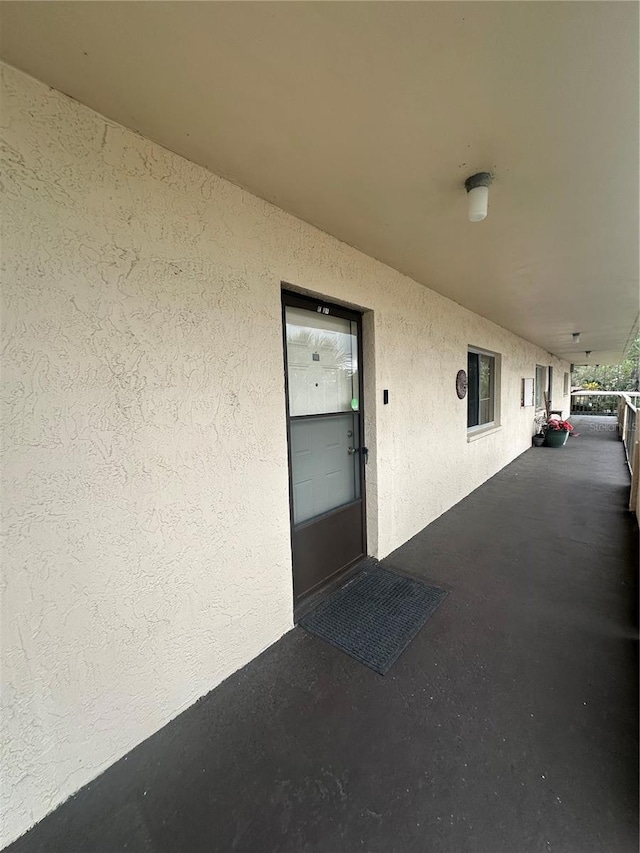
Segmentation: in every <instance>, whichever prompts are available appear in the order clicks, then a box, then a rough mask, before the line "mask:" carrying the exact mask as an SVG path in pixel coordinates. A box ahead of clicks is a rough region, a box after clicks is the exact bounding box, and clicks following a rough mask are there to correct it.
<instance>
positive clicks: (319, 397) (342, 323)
mask: <svg viewBox="0 0 640 853" xmlns="http://www.w3.org/2000/svg"><path fill="white" fill-rule="evenodd" d="M285 317H286V326H287V364H288V380H289V414H290V415H291V416H292V417H297V416H300V415H319V414H324V413H329V412H349V411H358V409H359V405H360V401H359V400H358V339H357V326H356V323H354V322H352V321H350V320H344V319H342V318H341V317H333V316H331V315H327V314H322V313H316V312H314V311H307V310H305V309H303V308H292V307H291V306H287V308H286V314H285Z"/></svg>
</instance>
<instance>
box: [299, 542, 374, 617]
mask: <svg viewBox="0 0 640 853" xmlns="http://www.w3.org/2000/svg"><path fill="white" fill-rule="evenodd" d="M374 560H375V557H368V556H367V555H366V554H362V555H361V556H360V557H357V558H356V559H355V560H354V561H353V562H352V563H349V564H348V565H347V566H345V567H344V569H341V570H340V571H339V572H336V574H335V575H333V576H332V577H330V578H329V580H328V581H326V583H323V584H321V585H320V587H318V588H316V589H313V590H311V592H308V593H307V594H306V595H301V596H300V598H299V599H298V601H297V602H296V603H295V604H294V605H293V623H294V625H297V624H298V622H299V621H300V620H301V619H302V618H303V616H306V615H307V613H309V611H310V610H313V609H314V608H316V607H317V606H318V605H319V604H320V602H321V601H324V599H325V598H328V597H329V596H330V595H331V594H332V593H334V592H336V591H337V590H338V589H340V587H342V586H345V584H347V583H348V582H349V581H350V580H351V579H352V578H353V577H354V576H355V575H357V574H358V573H359V572H361V571H362V570H363V569H364V568H366V567H367V566H368V565H369V564H370V563H372V562H373V561H374Z"/></svg>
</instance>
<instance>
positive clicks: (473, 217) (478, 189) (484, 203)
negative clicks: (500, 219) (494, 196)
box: [464, 172, 493, 222]
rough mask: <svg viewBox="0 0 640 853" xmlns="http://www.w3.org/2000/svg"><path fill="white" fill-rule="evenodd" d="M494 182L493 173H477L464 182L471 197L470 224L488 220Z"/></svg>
mask: <svg viewBox="0 0 640 853" xmlns="http://www.w3.org/2000/svg"><path fill="white" fill-rule="evenodd" d="M492 181H493V175H492V174H491V172H477V173H476V174H475V175H471V177H469V178H467V180H466V181H465V182H464V186H465V189H466V191H467V194H468V196H469V222H482V220H483V219H485V218H486V216H487V208H488V206H489V185H490V184H491V183H492Z"/></svg>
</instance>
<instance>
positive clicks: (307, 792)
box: [9, 418, 638, 853]
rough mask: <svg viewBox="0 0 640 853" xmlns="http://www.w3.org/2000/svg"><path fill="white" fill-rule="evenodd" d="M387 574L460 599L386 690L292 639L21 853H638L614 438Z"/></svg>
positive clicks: (337, 657) (66, 810)
mask: <svg viewBox="0 0 640 853" xmlns="http://www.w3.org/2000/svg"><path fill="white" fill-rule="evenodd" d="M577 423H578V424H579V426H578V428H579V430H580V432H581V436H580V438H575V439H570V440H569V443H568V444H567V446H566V447H565V448H562V449H560V450H553V449H548V448H532V449H531V450H529V451H527V452H526V453H525V454H524V455H523V456H521V457H520V458H519V459H517V460H516V461H515V462H513V463H512V464H511V465H509V466H508V467H507V468H505V469H504V470H503V471H501V472H500V473H499V474H498V475H497V476H495V477H494V478H493V479H492V480H490V481H489V482H487V483H485V484H484V485H483V486H482V487H481V488H479V489H478V490H476V491H475V492H474V493H473V494H472V495H470V496H469V497H468V498H466V499H465V500H464V501H462V502H461V503H460V504H458V505H457V506H456V507H454V508H453V509H452V510H450V511H449V512H448V513H446V514H445V515H443V516H442V517H441V518H439V519H438V520H437V521H436V522H434V523H433V524H432V525H430V526H429V527H427V528H426V529H425V530H423V531H422V532H421V533H419V534H418V535H417V536H416V537H414V538H413V539H412V540H411V541H410V542H408V543H407V544H406V545H404V546H403V547H402V548H400V549H398V550H397V551H396V552H395V553H393V554H392V555H391V556H390V557H389V558H388V560H387V561H386V565H388V566H391V567H397V568H398V569H400V570H402V571H405V572H408V573H410V574H414V575H417V576H420V577H423V578H426V579H428V580H429V581H432V582H434V583H436V584H439V585H441V586H443V587H445V588H446V589H448V590H449V591H450V595H449V596H448V597H447V599H446V601H445V602H444V604H443V605H442V606H441V607H440V609H439V610H438V611H437V613H436V614H435V615H434V616H433V617H432V619H431V620H430V621H429V622H427V624H426V626H425V627H424V629H423V630H422V631H421V632H420V633H419V635H418V636H417V637H416V639H415V640H414V641H413V642H412V643H411V645H410V646H409V647H408V649H407V650H406V651H405V652H404V654H403V655H402V656H401V658H400V659H399V660H398V662H397V663H396V664H395V665H394V666H393V668H392V669H391V671H390V672H389V674H388V675H387V676H386V677H381V676H379V675H377V674H376V673H374V672H372V671H370V670H368V669H366V668H365V667H364V666H361V665H360V664H358V663H356V661H354V660H352V659H351V658H349V657H347V656H346V655H344V654H342V653H341V652H340V651H338V650H337V649H335V648H333V647H331V646H329V645H326V644H325V643H323V642H322V641H321V640H319V639H317V638H315V637H312V636H310V635H308V634H306V633H305V632H304V631H303V630H302V629H300V628H296V629H295V630H294V631H292V632H291V633H290V634H288V635H287V636H286V637H284V638H283V639H282V640H281V641H280V642H279V643H277V644H276V645H275V646H273V647H272V648H270V649H269V650H268V651H267V652H265V653H264V654H263V655H262V656H261V657H259V658H257V659H256V660H255V661H253V662H252V663H251V664H249V665H248V666H247V667H245V668H244V669H243V670H242V671H241V672H239V673H237V674H236V675H234V676H233V677H231V678H230V679H228V680H227V681H226V682H225V683H224V684H223V685H221V686H220V687H219V688H218V689H216V690H214V691H212V692H211V693H210V694H209V695H208V696H206V697H205V698H204V699H202V700H201V701H200V702H198V703H197V704H196V705H194V706H193V707H192V708H190V709H189V710H187V711H186V712H185V713H184V714H182V715H181V716H180V717H179V718H177V719H176V720H175V721H173V722H172V723H170V724H169V725H168V726H166V727H165V728H164V729H163V730H162V731H160V732H159V733H158V734H156V735H154V736H153V737H152V738H150V739H149V740H148V741H146V742H145V743H144V744H142V745H141V746H140V747H138V748H137V749H135V750H133V752H131V753H130V754H129V755H128V756H127V759H126V760H124V759H123V760H122V761H120V762H118V764H116V765H114V766H113V767H112V768H110V769H109V770H108V771H107V772H106V773H104V774H103V775H102V776H101V777H100V778H99V779H97V780H96V781H95V782H93V783H92V784H91V785H89V786H87V787H86V788H84V789H83V790H82V791H81V792H80V793H79V794H78V795H76V796H75V797H73V798H72V799H71V800H69V801H68V802H67V803H66V804H64V805H63V806H62V807H61V808H59V809H58V810H57V811H56V812H54V813H53V814H52V815H50V816H49V817H48V818H46V819H45V820H44V821H43V822H42V823H40V824H39V825H38V826H37V827H35V828H34V829H33V830H32V831H31V832H29V833H28V834H27V835H26V836H24V837H23V838H22V839H21V840H19V841H18V842H16V843H15V844H14V845H12V846H11V847H10V848H9V849H10V850H11V851H12V853H34V851H42V852H43V851H47V853H57V851H60V853H75V851H77V852H78V853H102V851H104V853H115V851H124V850H126V851H134V853H142V851H149V853H151V851H153V853H182V851H184V853H200V851H202V853H204V851H207V853H217V851H221V853H222V851H225V853H226V851H234V850H237V851H246V853H276V851H277V853H354V851H360V850H362V851H369V853H414V851H415V853H529V851H531V853H534V851H535V853H538V851H541V852H542V851H544V853H547V851H553V853H631V851H636V850H637V849H638V834H637V827H638V814H637V803H638V760H637V755H638V752H637V749H638V742H637V741H638V738H637V729H638V684H637V674H638V671H637V658H636V651H637V645H636V638H637V633H636V627H637V620H636V615H637V614H636V609H635V605H636V601H637V586H636V579H637V565H638V563H637V532H638V531H637V526H636V523H635V520H634V518H633V517H632V516H631V515H630V514H629V513H628V512H627V509H626V499H627V494H628V486H629V477H628V472H627V470H626V467H625V463H624V455H623V449H622V445H621V443H620V442H619V441H618V440H617V439H616V434H615V431H614V423H613V422H612V421H611V420H610V419H586V418H582V419H577Z"/></svg>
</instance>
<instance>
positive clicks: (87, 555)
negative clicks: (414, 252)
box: [1, 68, 568, 842]
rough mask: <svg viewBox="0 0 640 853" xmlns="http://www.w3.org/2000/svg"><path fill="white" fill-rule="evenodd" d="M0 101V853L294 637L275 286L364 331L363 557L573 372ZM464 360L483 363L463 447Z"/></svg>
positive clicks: (51, 120)
mask: <svg viewBox="0 0 640 853" xmlns="http://www.w3.org/2000/svg"><path fill="white" fill-rule="evenodd" d="M3 74H4V78H3V99H2V115H1V121H2V142H3V147H2V175H3V177H2V182H3V192H4V206H5V216H4V235H3V246H2V248H3V263H4V271H3V285H4V296H3V300H4V304H3V323H4V330H3V337H4V347H5V361H4V366H3V379H4V380H5V383H4V397H3V405H4V409H3V412H4V419H3V420H4V438H3V444H4V452H5V483H4V495H3V498H4V499H3V510H4V525H5V531H6V543H5V546H4V548H5V550H4V559H3V602H2V604H3V608H4V614H3V623H2V631H3V635H2V651H3V665H2V678H3V684H2V700H3V703H4V706H5V710H4V716H5V732H4V738H3V745H4V748H5V751H4V754H3V779H4V783H3V785H2V792H3V796H4V809H3V810H4V813H5V814H6V815H8V818H7V820H6V821H5V826H4V836H3V841H5V842H6V841H9V840H10V839H12V838H14V837H15V836H17V835H18V834H19V833H21V832H22V831H24V830H26V829H27V828H28V827H29V826H30V825H31V824H32V823H33V822H35V821H37V820H38V819H40V818H41V817H43V815H44V814H46V813H47V812H48V811H49V810H50V809H52V808H53V807H54V806H56V805H57V804H58V803H60V802H61V801H62V800H64V799H65V798H66V797H67V796H68V795H69V794H71V793H72V792H74V791H75V790H77V789H78V788H79V787H80V786H81V785H83V784H84V783H86V782H88V781H89V780H90V779H92V778H93V777H95V776H96V775H97V774H98V773H99V772H100V771H101V770H103V769H104V768H105V767H107V766H108V765H109V764H110V763H112V762H113V761H114V760H116V759H117V758H119V757H120V756H122V755H123V754H124V753H125V752H127V751H128V750H129V749H131V748H132V747H133V746H135V745H136V744H137V743H139V742H140V741H141V740H143V739H144V738H145V737H147V736H148V735H150V734H151V733H152V732H154V731H155V730H157V729H158V728H159V727H160V726H162V725H163V724H164V723H166V722H167V721H168V720H169V719H170V718H172V717H174V716H175V715H176V714H177V713H178V712H179V711H180V710H182V709H183V708H185V707H186V706H188V705H189V704H190V703H192V702H193V701H194V700H196V699H197V698H198V697H199V696H201V695H203V694H204V693H206V692H207V691H208V690H210V689H211V688H212V687H214V686H215V685H216V684H218V683H219V682H220V681H221V680H222V679H223V678H225V677H226V676H228V675H229V674H230V673H231V672H233V671H234V670H235V669H237V668H238V667H239V666H241V665H243V664H244V663H246V662H247V661H248V660H249V659H251V658H252V657H254V656H255V655H256V654H257V653H258V652H260V651H261V650H262V649H264V648H265V647H266V646H268V645H269V644H270V643H272V642H273V641H274V640H276V639H277V638H278V637H279V636H281V635H282V634H283V632H285V631H286V630H287V629H288V628H290V627H291V624H292V593H291V565H290V540H289V514H288V486H287V477H288V472H287V457H286V436H285V417H284V415H285V406H284V389H283V358H282V338H281V318H280V286H281V281H283V280H284V281H288V282H291V283H293V284H295V285H296V286H298V287H300V288H302V289H306V290H308V291H309V292H315V293H318V294H322V295H324V296H326V297H328V298H330V299H331V298H334V299H337V300H341V301H344V302H346V303H349V304H353V305H356V306H361V307H362V308H364V309H367V310H368V311H369V312H372V313H368V314H367V315H366V316H365V322H364V328H365V369H366V370H368V375H367V376H366V377H365V383H366V384H365V388H366V391H367V393H368V395H369V399H368V400H365V406H366V409H367V414H366V417H367V425H368V435H367V442H368V444H369V447H370V449H371V462H370V465H369V471H368V498H369V504H368V513H369V541H370V550H371V551H372V553H377V554H378V555H380V556H384V555H386V554H387V553H389V552H390V551H391V550H392V549H394V548H395V547H397V546H398V545H400V544H402V542H404V541H405V540H406V539H407V538H409V537H410V536H412V535H413V534H415V533H416V532H417V531H418V530H420V529H421V528H422V527H423V526H424V525H426V524H427V523H429V522H430V521H432V520H433V519H434V518H436V517H437V516H438V515H439V514H440V513H442V512H443V511H444V510H446V509H447V508H449V507H450V506H452V505H453V504H454V503H456V502H457V501H459V500H460V499H461V498H462V497H463V496H464V495H466V494H468V493H469V492H470V491H471V490H472V489H474V488H475V487H477V486H478V485H480V484H481V483H482V482H483V481H484V480H486V479H487V478H488V477H490V476H491V475H492V474H494V473H495V472H496V471H498V470H499V469H500V468H501V467H502V466H503V465H505V464H506V463H507V462H509V461H510V460H512V459H513V458H514V457H515V456H517V455H518V454H519V453H520V452H522V451H523V450H525V449H526V448H527V447H528V446H529V444H530V436H531V432H532V418H533V410H532V409H525V410H523V409H521V408H520V380H521V377H523V376H533V375H534V370H535V364H536V363H543V364H550V363H553V364H554V367H555V368H556V383H558V387H559V393H560V395H561V392H562V372H563V371H564V370H565V369H568V366H567V365H566V364H564V363H562V362H560V361H558V360H557V359H554V360H551V358H550V357H549V355H548V354H547V353H544V352H543V351H541V350H540V349H539V348H537V347H535V346H533V345H531V344H529V343H527V342H525V341H523V340H521V339H519V338H517V337H515V336H514V335H512V334H510V333H509V332H507V331H505V330H504V329H501V328H499V327H497V326H495V325H493V324H492V323H490V322H488V321H486V320H484V319H482V318H481V317H479V316H477V315H474V314H472V313H470V312H468V311H466V310H465V309H463V308H461V307H460V306H458V305H456V304H454V303H452V302H451V301H449V300H447V299H445V298H443V297H441V296H438V295H437V294H435V293H433V292H431V291H429V290H427V289H426V288H424V287H422V286H420V285H418V284H416V283H415V282H412V281H411V280H409V279H407V278H406V277H404V276H402V275H400V274H399V273H397V272H395V271H394V270H391V269H389V268H388V267H385V266H384V265H383V264H381V263H378V262H376V261H374V260H372V259H371V258H368V257H366V256H364V255H362V254H360V253H359V252H357V251H355V250H354V249H351V248H350V247H348V246H346V245H344V244H342V243H340V242H338V241H337V240H335V239H333V238H331V237H329V236H327V235H325V234H323V233H321V232H319V231H317V230H316V229H314V228H312V227H310V226H308V225H306V224H304V223H303V222H300V221H298V220H296V219H295V218H293V217H292V216H289V215H287V214H285V213H283V212H282V211H280V210H278V209H277V208H275V207H273V206H271V205H269V204H267V203H265V202H263V201H261V200H259V199H257V198H255V197H253V196H251V195H250V194H248V193H246V192H244V191H242V190H241V189H239V188H237V187H235V186H233V185H231V184H230V183H228V182H226V181H224V180H221V179H219V178H217V177H215V176H214V175H212V174H210V173H208V172H207V171H205V170H204V169H202V168H200V167H197V166H195V165H193V164H191V163H189V162H186V161H185V160H182V159H181V158H179V157H177V156H175V155H173V154H171V153H169V152H168V151H165V150H163V149H161V148H159V147H158V146H156V145H154V144H153V143H151V142H149V141H147V140H145V139H142V138H141V137H139V136H137V135H136V134H134V133H132V132H130V131H128V130H126V129H124V128H122V127H120V126H117V125H115V124H113V123H112V122H109V121H107V120H105V119H103V118H102V117H100V116H99V115H96V114H95V113H93V112H92V111H90V110H88V109H86V108H84V107H82V106H80V105H78V104H77V103H75V102H74V101H72V100H70V99H68V98H66V97H64V96H63V95H61V94H59V93H57V92H54V91H52V90H50V89H48V88H47V87H46V86H44V85H42V84H40V83H38V82H36V81H34V80H32V79H30V78H28V77H26V76H24V75H22V74H20V73H19V72H16V71H14V70H13V69H7V68H4V69H3ZM467 344H474V345H477V346H480V347H484V348H487V349H490V350H494V351H497V352H499V353H501V355H502V394H501V400H502V424H503V426H502V429H501V430H499V431H498V432H495V433H493V434H491V435H487V436H485V437H483V438H480V439H478V440H476V441H473V442H467V435H466V401H463V402H460V401H459V400H458V399H457V397H456V395H455V392H454V378H455V374H456V372H457V370H458V369H460V368H461V367H465V366H466V350H467ZM384 388H388V389H389V391H390V394H391V403H390V405H388V406H382V405H381V400H380V399H379V398H380V397H381V393H382V389H384ZM566 405H568V401H567V404H566ZM443 580H446V578H445V579H443Z"/></svg>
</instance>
